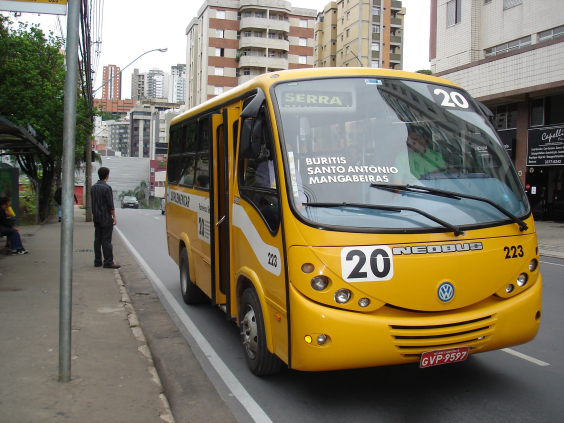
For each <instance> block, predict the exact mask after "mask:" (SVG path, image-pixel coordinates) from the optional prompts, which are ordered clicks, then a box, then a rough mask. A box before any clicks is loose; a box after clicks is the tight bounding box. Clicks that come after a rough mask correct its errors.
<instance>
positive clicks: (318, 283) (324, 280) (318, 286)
mask: <svg viewBox="0 0 564 423" xmlns="http://www.w3.org/2000/svg"><path fill="white" fill-rule="evenodd" d="M327 285H329V278H328V277H327V276H323V275H321V276H314V277H313V278H312V279H311V287H312V288H313V289H315V290H316V291H323V290H324V289H325V288H327Z"/></svg>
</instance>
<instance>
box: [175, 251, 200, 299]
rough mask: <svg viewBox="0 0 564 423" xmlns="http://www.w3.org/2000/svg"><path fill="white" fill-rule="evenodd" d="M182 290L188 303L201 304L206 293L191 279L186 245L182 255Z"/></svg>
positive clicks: (183, 296)
mask: <svg viewBox="0 0 564 423" xmlns="http://www.w3.org/2000/svg"><path fill="white" fill-rule="evenodd" d="M180 291H181V292H182V298H183V299H184V302H185V303H186V304H200V303H202V302H203V301H204V297H205V294H204V293H203V292H202V290H201V289H200V288H198V286H197V285H195V284H194V283H192V281H191V280H190V268H189V267H188V252H187V251H186V247H185V248H183V249H182V253H181V255H180Z"/></svg>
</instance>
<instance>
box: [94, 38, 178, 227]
mask: <svg viewBox="0 0 564 423" xmlns="http://www.w3.org/2000/svg"><path fill="white" fill-rule="evenodd" d="M167 50H168V48H155V49H153V50H149V51H146V52H145V53H143V54H141V55H140V56H137V57H136V58H135V59H134V60H132V61H131V62H130V63H129V64H128V65H127V66H125V67H124V68H122V69H121V70H120V71H119V72H118V73H116V74H115V75H114V76H112V77H111V78H109V79H108V80H107V81H106V82H104V83H103V84H102V85H100V86H99V87H98V88H96V89H95V90H94V91H92V97H94V94H95V93H96V91H98V90H99V89H100V88H102V87H103V86H104V85H106V84H107V83H108V82H110V81H111V80H112V79H114V78H115V77H116V76H118V75H119V74H121V73H122V72H123V71H124V70H125V69H126V68H127V67H128V66H130V65H131V64H133V62H135V61H136V60H137V59H139V58H140V57H143V56H145V55H146V54H148V53H151V52H153V51H158V52H160V53H164V52H166V51H167ZM84 150H85V153H86V166H85V167H86V169H85V172H84V173H85V175H84V179H85V180H84V182H85V186H86V193H85V194H86V195H85V198H86V222H92V200H91V198H90V188H91V187H92V162H91V160H92V159H91V157H92V141H91V137H90V136H88V137H86V146H85V149H84Z"/></svg>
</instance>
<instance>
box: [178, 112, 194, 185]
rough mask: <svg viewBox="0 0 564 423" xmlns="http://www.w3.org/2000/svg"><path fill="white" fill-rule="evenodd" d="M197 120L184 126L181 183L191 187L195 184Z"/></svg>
mask: <svg viewBox="0 0 564 423" xmlns="http://www.w3.org/2000/svg"><path fill="white" fill-rule="evenodd" d="M197 127H198V124H197V122H193V123H189V124H188V125H186V126H185V127H184V139H183V141H184V142H183V147H184V148H183V151H182V154H181V157H182V167H181V170H180V172H181V175H180V185H182V186H185V187H189V188H191V187H192V186H193V185H194V170H195V161H196V129H197Z"/></svg>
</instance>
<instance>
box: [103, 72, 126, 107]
mask: <svg viewBox="0 0 564 423" xmlns="http://www.w3.org/2000/svg"><path fill="white" fill-rule="evenodd" d="M106 82H107V83H106ZM102 84H105V85H104V86H103V87H102V98H103V99H106V100H121V73H120V68H119V67H118V66H116V65H108V66H104V70H103V72H102Z"/></svg>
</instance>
